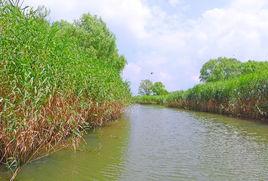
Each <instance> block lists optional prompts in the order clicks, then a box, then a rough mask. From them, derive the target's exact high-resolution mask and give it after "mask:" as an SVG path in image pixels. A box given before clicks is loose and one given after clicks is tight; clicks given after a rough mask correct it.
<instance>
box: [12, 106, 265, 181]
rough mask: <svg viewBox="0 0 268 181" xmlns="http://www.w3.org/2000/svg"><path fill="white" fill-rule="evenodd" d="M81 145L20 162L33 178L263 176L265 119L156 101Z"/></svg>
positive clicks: (26, 175) (26, 177) (26, 174)
mask: <svg viewBox="0 0 268 181" xmlns="http://www.w3.org/2000/svg"><path fill="white" fill-rule="evenodd" d="M86 141H87V143H88V144H87V145H84V146H82V147H81V151H78V152H76V153H74V152H73V151H71V150H65V151H61V152H58V153H56V154H53V155H51V156H49V157H47V158H44V159H42V160H39V161H36V162H33V163H32V164H30V165H28V166H27V167H25V168H24V170H23V171H22V172H21V174H20V175H19V177H18V179H17V180H19V181H24V180H27V181H31V180H33V181H35V180H38V181H39V180H41V181H42V180H46V181H47V180H48V181H49V180H64V181H65V180H67V181H69V180H70V181H71V180H74V181H80V180H81V181H86V180H123V181H128V180H131V181H143V180H144V181H147V180H149V181H151V180H152V181H154V180H155V181H158V180H171V181H172V180H174V181H175V180H187V181H189V180H201V181H202V180H204V181H206V180H213V181H218V180H219V181H221V180H222V181H225V180H234V181H236V180H243V181H244V180H250V181H254V180H268V125H265V124H261V123H256V122H250V121H245V120H239V119H233V118H227V117H224V116H219V115H214V114H207V113H194V112H187V111H180V110H177V109H169V108H163V107H157V106H139V105H136V106H132V107H130V108H129V109H128V110H127V112H126V118H125V120H124V121H118V122H117V123H114V124H112V125H111V126H109V127H106V128H102V129H98V130H97V131H95V132H93V133H90V134H89V135H88V136H86Z"/></svg>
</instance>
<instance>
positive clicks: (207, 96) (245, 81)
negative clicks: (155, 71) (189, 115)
mask: <svg viewBox="0 0 268 181" xmlns="http://www.w3.org/2000/svg"><path fill="white" fill-rule="evenodd" d="M135 101H136V102H137V103H142V104H162V105H167V106H169V107H177V108H184V109H190V110H196V111H204V112H214V113H219V114H225V115H231V116H235V117H242V118H251V119H256V120H264V121H267V120H268V109H267V107H268V106H267V105H268V72H267V71H260V72H258V71H257V72H255V73H250V74H247V75H243V76H240V77H236V78H233V79H228V80H225V81H217V82H211V83H204V84H200V85H197V86H195V87H193V88H192V89H189V90H187V91H177V92H173V93H170V94H169V95H167V96H138V97H136V98H135Z"/></svg>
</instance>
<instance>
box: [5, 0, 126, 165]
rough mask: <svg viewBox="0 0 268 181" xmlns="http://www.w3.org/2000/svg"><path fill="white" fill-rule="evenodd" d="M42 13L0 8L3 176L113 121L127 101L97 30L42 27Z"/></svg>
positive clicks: (106, 38) (115, 60)
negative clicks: (87, 129)
mask: <svg viewBox="0 0 268 181" xmlns="http://www.w3.org/2000/svg"><path fill="white" fill-rule="evenodd" d="M46 12H47V11H46V10H45V9H38V10H36V9H33V8H21V7H18V6H17V5H15V4H12V3H10V2H7V1H0V84H1V85H0V121H1V122H0V132H1V134H0V158H1V162H4V163H7V165H8V166H9V167H11V168H13V167H17V166H19V165H21V164H22V163H25V162H27V161H29V160H31V159H33V157H34V156H35V155H34V154H37V152H39V151H40V150H42V151H44V150H47V151H49V150H51V149H52V148H53V147H54V145H57V144H60V143H62V141H63V140H64V139H65V138H66V137H74V138H76V137H77V136H80V135H81V134H80V133H81V130H82V129H83V128H84V127H88V126H92V125H102V124H104V123H105V122H106V121H109V120H111V119H115V118H117V117H118V115H119V113H120V112H122V106H123V104H124V103H126V102H127V101H128V99H129V98H130V92H129V85H128V83H126V82H124V81H123V80H122V78H121V75H120V74H121V71H122V69H123V68H124V66H125V64H126V60H125V58H124V57H123V56H121V55H119V53H118V50H117V47H116V41H115V37H114V35H113V34H112V33H111V32H110V31H109V30H108V28H107V26H106V25H105V23H104V22H103V21H102V20H101V19H100V18H98V17H96V16H91V15H90V14H85V15H83V16H82V17H81V18H80V19H79V20H77V21H75V22H74V23H68V22H65V21H61V22H55V23H50V22H49V21H47V20H46V18H45V16H46V14H47V13H46Z"/></svg>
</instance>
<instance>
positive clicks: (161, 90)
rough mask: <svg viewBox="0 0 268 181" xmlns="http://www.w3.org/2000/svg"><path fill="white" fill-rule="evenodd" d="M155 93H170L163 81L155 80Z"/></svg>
mask: <svg viewBox="0 0 268 181" xmlns="http://www.w3.org/2000/svg"><path fill="white" fill-rule="evenodd" d="M152 93H153V95H157V96H159V95H165V94H167V93H168V91H167V89H166V87H165V85H164V84H163V83H162V82H155V83H154V84H153V86H152Z"/></svg>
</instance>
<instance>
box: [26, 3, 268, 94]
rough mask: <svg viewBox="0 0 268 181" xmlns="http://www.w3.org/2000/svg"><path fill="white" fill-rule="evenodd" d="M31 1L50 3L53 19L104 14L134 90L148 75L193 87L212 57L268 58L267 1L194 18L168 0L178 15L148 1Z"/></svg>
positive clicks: (176, 85) (232, 5) (171, 85)
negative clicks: (123, 59)
mask: <svg viewBox="0 0 268 181" xmlns="http://www.w3.org/2000/svg"><path fill="white" fill-rule="evenodd" d="M26 2H31V3H33V4H34V5H37V4H44V5H46V6H48V7H49V8H50V9H51V12H52V14H51V17H52V18H53V19H68V20H72V19H76V18H78V17H79V16H80V15H81V14H82V13H85V12H91V13H93V14H98V15H100V16H101V17H102V18H103V19H104V20H105V21H106V22H107V23H108V25H109V27H111V28H112V30H113V31H114V33H115V34H116V35H117V37H118V39H119V44H120V47H121V52H122V53H126V55H127V59H128V61H129V65H128V66H127V67H126V69H125V71H124V77H125V78H127V79H128V80H130V81H131V82H132V84H133V86H132V88H133V91H134V92H136V91H137V87H138V83H139V81H140V80H142V79H145V78H151V79H152V80H154V81H163V82H164V83H165V84H166V85H167V87H168V88H169V89H170V90H175V89H185V88H189V87H191V86H193V85H194V84H196V83H197V82H198V74H199V69H200V68H201V66H202V64H203V63H204V62H205V61H207V60H208V59H209V58H214V57H218V56H235V57H237V58H239V59H241V60H247V59H257V60H258V59H259V60H264V59H266V57H268V51H267V49H268V34H267V32H268V1H267V0H233V1H231V2H230V3H229V5H227V6H225V7H218V8H214V9H210V10H207V11H205V12H203V13H202V14H200V16H199V17H197V18H195V19H190V18H188V19H187V18H185V17H184V18H182V17H181V13H182V12H181V11H180V10H181V8H183V7H181V6H185V5H186V6H187V4H185V3H186V2H187V1H183V3H181V2H182V1H181V0H168V1H166V3H168V4H169V5H171V6H173V7H176V8H177V9H176V10H177V13H175V14H174V12H172V13H171V12H169V11H168V10H166V9H164V8H163V7H162V6H160V5H159V4H157V3H155V4H153V5H152V3H150V5H149V4H148V3H147V0H98V1H95V0H88V1H83V0H64V1H63V0H58V1H54V0H38V1H37V0H27V1H26ZM188 3H189V2H188ZM182 4H183V5H182ZM150 72H154V74H153V76H151V75H150Z"/></svg>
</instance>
